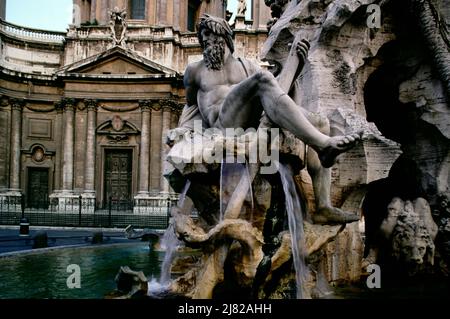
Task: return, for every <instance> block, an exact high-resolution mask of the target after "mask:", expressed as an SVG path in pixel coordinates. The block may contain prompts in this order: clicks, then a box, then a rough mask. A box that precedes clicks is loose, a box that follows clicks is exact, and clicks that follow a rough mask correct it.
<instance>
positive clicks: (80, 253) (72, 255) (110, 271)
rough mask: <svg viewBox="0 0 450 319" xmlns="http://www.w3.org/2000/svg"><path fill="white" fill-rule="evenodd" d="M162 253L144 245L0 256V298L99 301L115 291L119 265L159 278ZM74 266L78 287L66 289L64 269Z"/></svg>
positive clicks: (66, 274)
mask: <svg viewBox="0 0 450 319" xmlns="http://www.w3.org/2000/svg"><path fill="white" fill-rule="evenodd" d="M163 258H164V252H158V251H153V250H152V249H150V248H149V246H148V243H141V242H139V243H132V244H118V245H105V246H102V245H99V246H91V247H77V248H60V249H56V250H51V251H41V252H39V251H36V252H33V253H30V254H28V253H23V254H17V255H13V256H7V257H0V298H1V299H4V298H8V299H10V298H14V299H16V298H27V299H28V298H38V299H60V298H63V299H67V298H69V299H102V298H104V297H105V295H107V294H109V293H111V292H112V291H113V290H114V289H115V288H116V283H115V282H114V278H115V276H116V274H117V272H118V271H119V268H120V266H129V267H130V268H131V269H133V270H136V271H143V272H144V274H145V275H146V276H147V278H149V279H151V278H159V274H160V265H161V263H162V260H163ZM70 264H77V265H79V266H80V271H81V288H79V289H78V288H74V289H69V288H68V287H67V283H66V282H67V278H68V277H69V276H70V275H71V273H68V272H67V266H68V265H70Z"/></svg>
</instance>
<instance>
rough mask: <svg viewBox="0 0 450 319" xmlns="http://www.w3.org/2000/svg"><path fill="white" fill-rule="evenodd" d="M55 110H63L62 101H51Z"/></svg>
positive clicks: (59, 111)
mask: <svg viewBox="0 0 450 319" xmlns="http://www.w3.org/2000/svg"><path fill="white" fill-rule="evenodd" d="M53 105H54V107H55V110H56V112H58V113H61V112H62V111H63V110H64V104H63V102H62V101H56V102H54V103H53Z"/></svg>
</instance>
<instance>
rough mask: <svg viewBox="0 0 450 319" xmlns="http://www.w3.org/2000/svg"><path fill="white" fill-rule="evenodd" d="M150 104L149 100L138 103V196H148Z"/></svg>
mask: <svg viewBox="0 0 450 319" xmlns="http://www.w3.org/2000/svg"><path fill="white" fill-rule="evenodd" d="M150 104H151V102H150V101H149V100H144V101H139V107H140V108H141V114H142V117H141V118H142V125H141V145H140V151H139V194H143V195H144V194H146V195H148V193H149V192H148V189H149V188H148V186H149V171H150V118H151V113H150Z"/></svg>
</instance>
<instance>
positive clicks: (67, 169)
mask: <svg viewBox="0 0 450 319" xmlns="http://www.w3.org/2000/svg"><path fill="white" fill-rule="evenodd" d="M63 103H64V117H65V119H64V124H65V128H64V155H63V159H64V160H63V171H62V184H63V191H69V192H71V191H72V190H73V147H74V122H73V121H74V113H75V100H74V99H65V100H64V102H63Z"/></svg>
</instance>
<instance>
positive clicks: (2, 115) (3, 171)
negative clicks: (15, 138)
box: [0, 96, 11, 193]
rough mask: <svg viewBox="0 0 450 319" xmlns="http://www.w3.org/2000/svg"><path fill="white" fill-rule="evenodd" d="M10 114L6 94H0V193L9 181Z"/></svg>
mask: <svg viewBox="0 0 450 319" xmlns="http://www.w3.org/2000/svg"><path fill="white" fill-rule="evenodd" d="M10 116H11V111H10V108H9V99H8V97H6V96H0V136H1V137H2V139H3V142H1V143H0V193H1V192H2V191H6V190H7V189H8V186H9V183H8V180H9V176H8V175H9V167H8V162H9V157H10V155H9V147H10V145H9V144H8V143H7V141H10V137H9V134H10V129H9V127H10V120H9V119H10Z"/></svg>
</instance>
